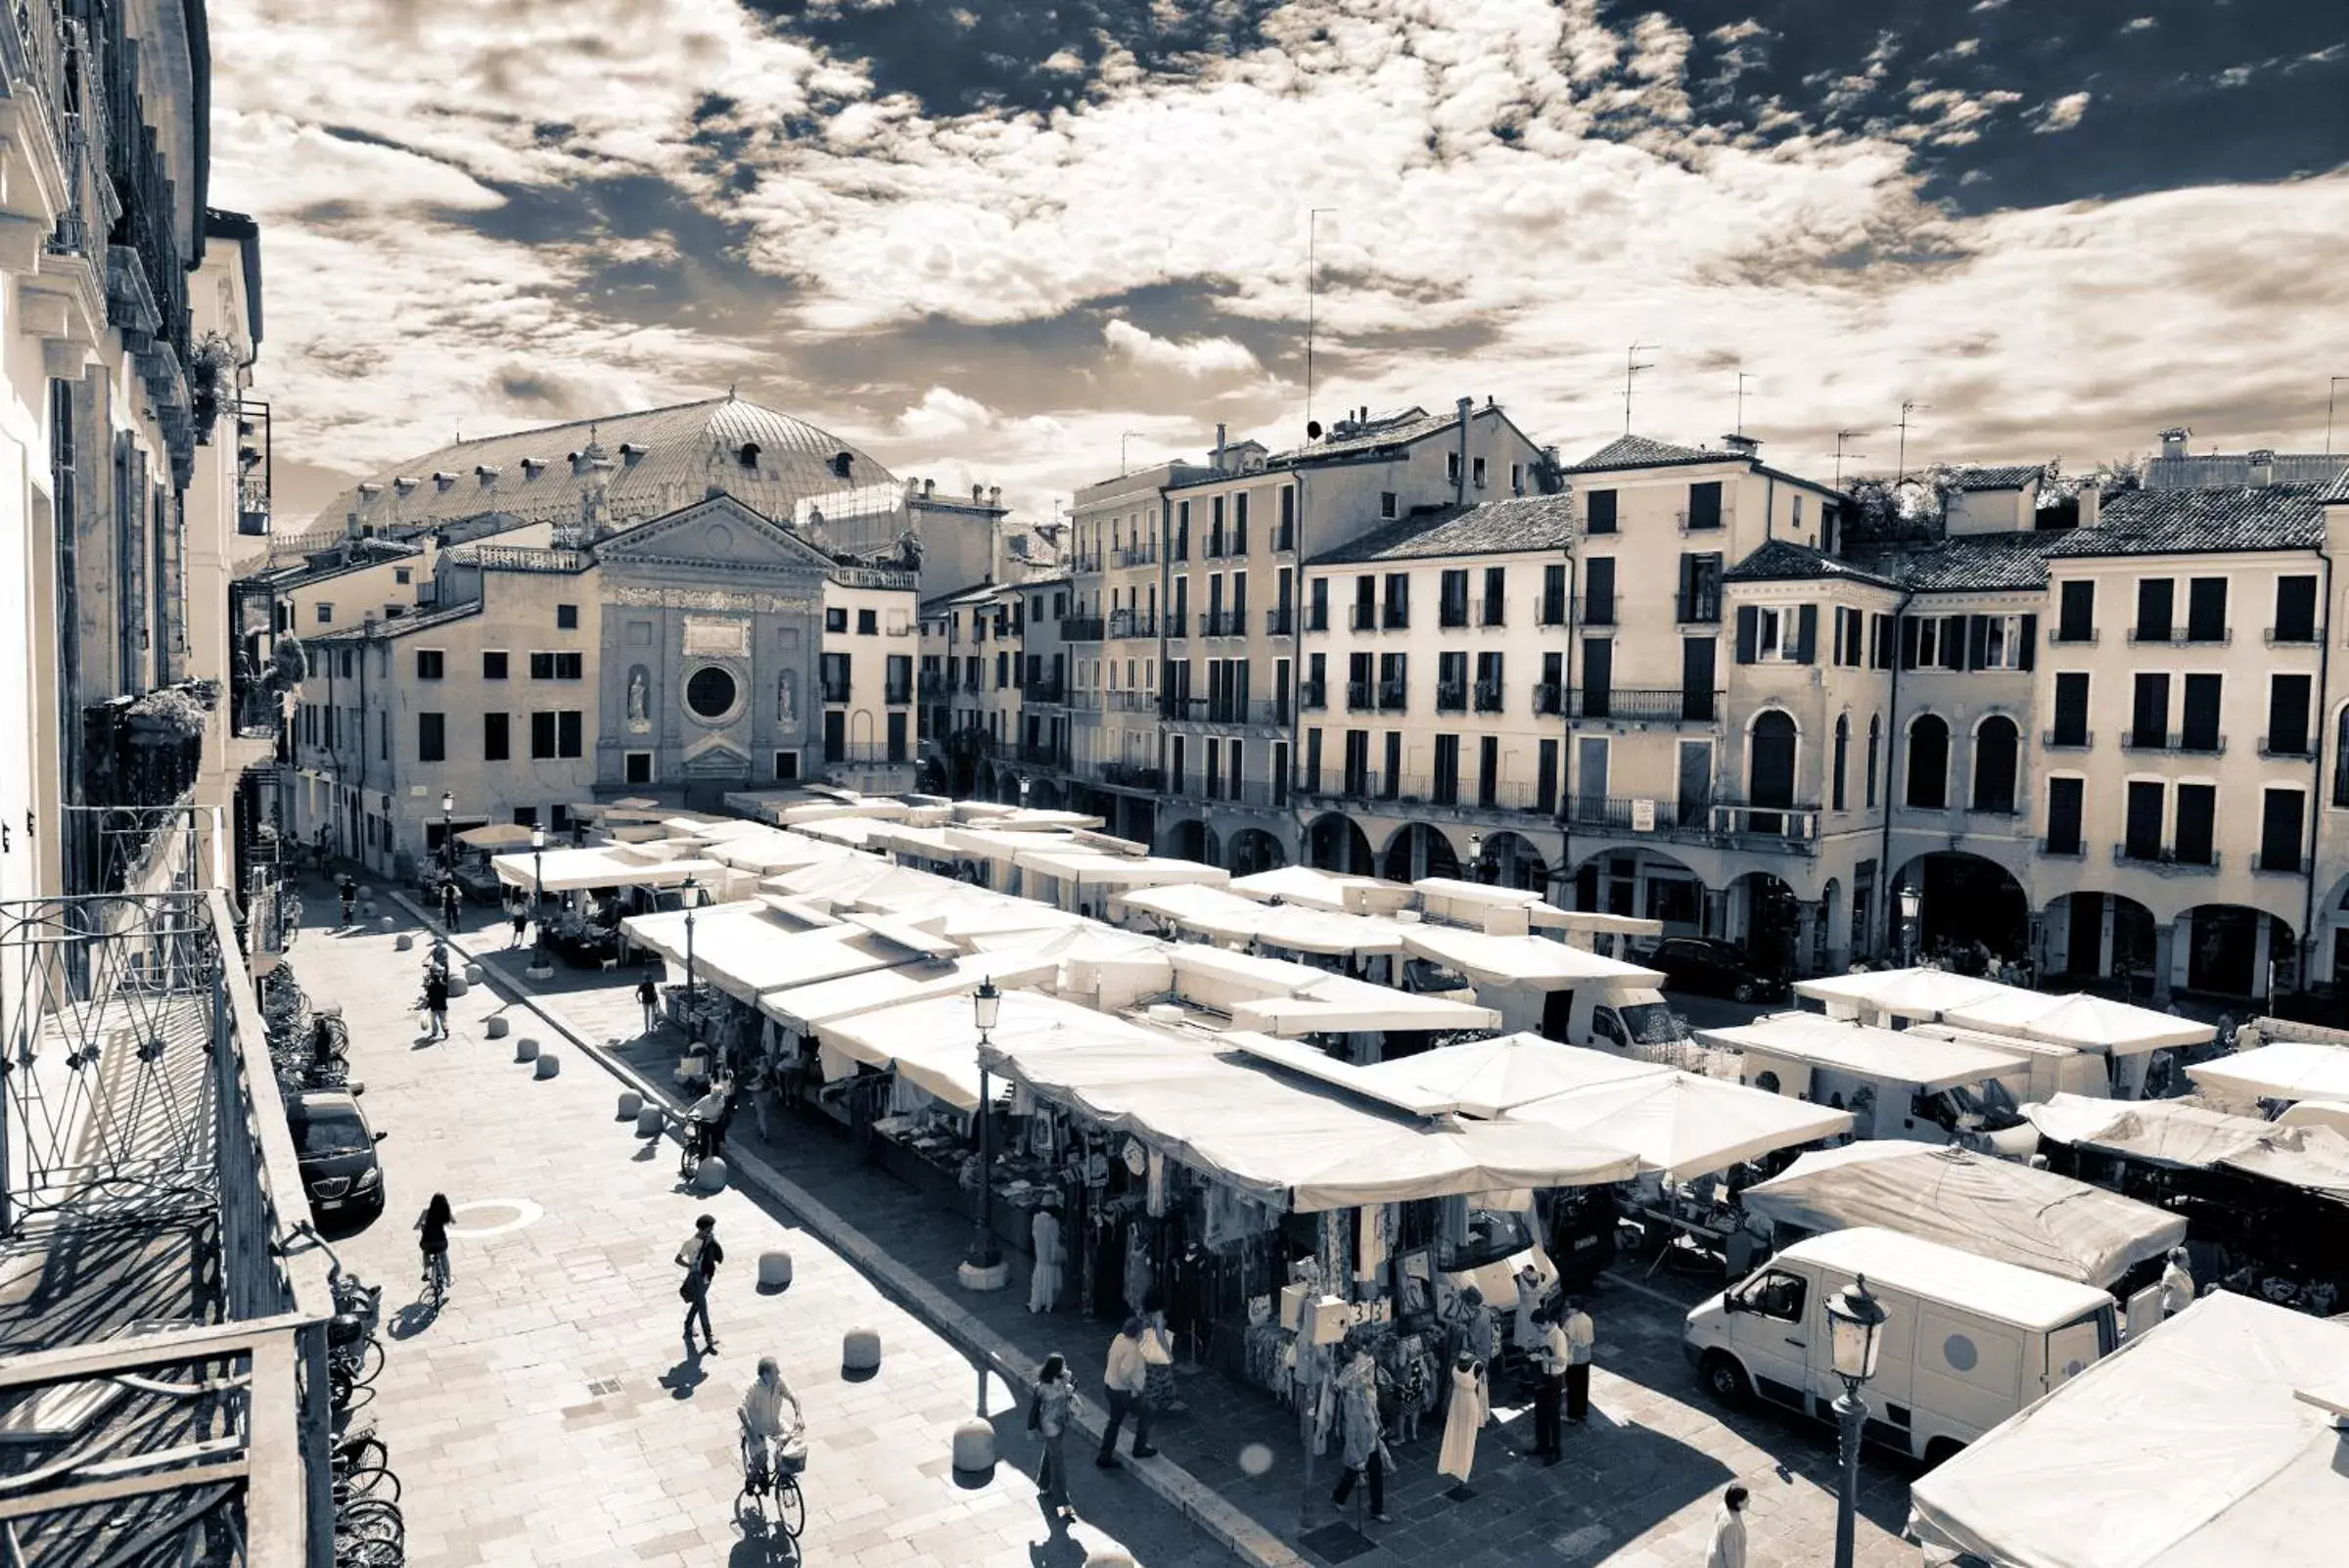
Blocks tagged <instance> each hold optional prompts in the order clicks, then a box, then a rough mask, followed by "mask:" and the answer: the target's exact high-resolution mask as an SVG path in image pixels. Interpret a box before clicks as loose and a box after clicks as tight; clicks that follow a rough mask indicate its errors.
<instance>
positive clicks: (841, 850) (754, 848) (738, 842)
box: [709, 828, 852, 876]
mask: <svg viewBox="0 0 2349 1568" xmlns="http://www.w3.org/2000/svg"><path fill="white" fill-rule="evenodd" d="M849 853H852V852H851V851H850V850H849V849H848V847H847V846H845V845H839V844H830V843H826V842H825V841H824V840H822V839H811V838H808V837H806V835H805V834H800V833H782V832H777V831H776V830H774V829H772V828H769V829H767V830H765V831H763V832H761V833H757V834H750V833H745V834H740V835H738V836H736V837H734V838H730V839H726V840H724V841H722V842H720V843H717V844H713V845H712V846H710V850H709V855H710V858H711V859H713V860H716V861H718V862H720V863H722V864H725V865H730V866H733V867H735V868H736V869H737V870H742V871H756V872H758V873H759V874H760V875H761V876H773V875H774V874H776V873H777V872H780V871H789V870H792V869H794V868H796V867H799V866H806V865H821V864H823V863H824V862H826V861H828V860H838V859H840V858H842V857H843V856H845V855H847V854H849Z"/></svg>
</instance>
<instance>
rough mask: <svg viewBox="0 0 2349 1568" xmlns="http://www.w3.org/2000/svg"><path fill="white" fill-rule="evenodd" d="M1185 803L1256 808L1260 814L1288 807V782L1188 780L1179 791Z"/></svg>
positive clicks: (1274, 780) (1218, 776) (1250, 779)
mask: <svg viewBox="0 0 2349 1568" xmlns="http://www.w3.org/2000/svg"><path fill="white" fill-rule="evenodd" d="M1175 794H1176V795H1177V796H1178V798H1180V799H1182V800H1186V801H1214V802H1217V803H1219V804H1221V805H1228V806H1247V807H1257V808H1258V809H1260V810H1276V809H1278V808H1280V807H1285V806H1287V805H1288V804H1289V792H1288V788H1287V785H1286V783H1285V781H1282V780H1277V779H1268V778H1237V779H1235V778H1229V777H1225V776H1224V775H1222V774H1217V775H1214V776H1212V777H1210V776H1204V775H1203V776H1201V777H1199V778H1186V779H1184V780H1183V781H1182V788H1181V789H1180V790H1179V791H1176V792H1175Z"/></svg>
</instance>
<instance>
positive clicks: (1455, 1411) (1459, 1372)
mask: <svg viewBox="0 0 2349 1568" xmlns="http://www.w3.org/2000/svg"><path fill="white" fill-rule="evenodd" d="M1492 1413H1493V1412H1492V1410H1491V1408H1490V1407H1488V1406H1487V1405H1486V1403H1485V1366H1484V1363H1483V1362H1482V1361H1480V1360H1477V1359H1476V1358H1475V1357H1473V1356H1470V1355H1469V1354H1468V1353H1467V1352H1465V1351H1463V1352H1461V1353H1460V1354H1459V1356H1457V1357H1455V1358H1454V1359H1453V1360H1452V1363H1451V1404H1450V1405H1449V1406H1447V1407H1445V1410H1444V1448H1443V1452H1441V1453H1438V1454H1437V1455H1436V1474H1438V1475H1448V1476H1451V1478H1452V1479H1453V1480H1455V1481H1457V1482H1459V1483H1460V1484H1461V1485H1463V1486H1465V1485H1467V1482H1468V1476H1469V1473H1470V1472H1471V1471H1473V1470H1474V1469H1475V1468H1476V1434H1477V1429H1478V1428H1480V1427H1482V1426H1483V1425H1484V1424H1485V1422H1486V1420H1487V1419H1488V1418H1489V1417H1490V1416H1491V1415H1492Z"/></svg>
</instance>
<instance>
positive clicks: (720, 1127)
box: [710, 1078, 734, 1155]
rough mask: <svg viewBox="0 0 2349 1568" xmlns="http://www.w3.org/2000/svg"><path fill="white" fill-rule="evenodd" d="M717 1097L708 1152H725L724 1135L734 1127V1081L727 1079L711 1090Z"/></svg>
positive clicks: (720, 1153)
mask: <svg viewBox="0 0 2349 1568" xmlns="http://www.w3.org/2000/svg"><path fill="white" fill-rule="evenodd" d="M711 1092H712V1093H714V1094H715V1095H716V1096H717V1114H716V1115H715V1116H714V1117H712V1118H711V1119H710V1152H711V1153H712V1154H714V1155H723V1154H724V1153H725V1152H726V1133H727V1132H728V1131H730V1130H732V1129H733V1126H734V1080H733V1079H731V1078H727V1079H725V1080H723V1081H721V1082H720V1083H719V1084H717V1085H716V1086H715V1087H714V1088H713V1089H712V1090H711Z"/></svg>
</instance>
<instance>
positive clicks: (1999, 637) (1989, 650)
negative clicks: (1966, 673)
mask: <svg viewBox="0 0 2349 1568" xmlns="http://www.w3.org/2000/svg"><path fill="white" fill-rule="evenodd" d="M2038 637H2039V618H2038V617H2037V616H1968V617H1967V618H1966V648H1965V667H1966V668H1967V669H2030V668H2031V645H2032V644H2033V643H2034V642H2036V641H2037V640H2038Z"/></svg>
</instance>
